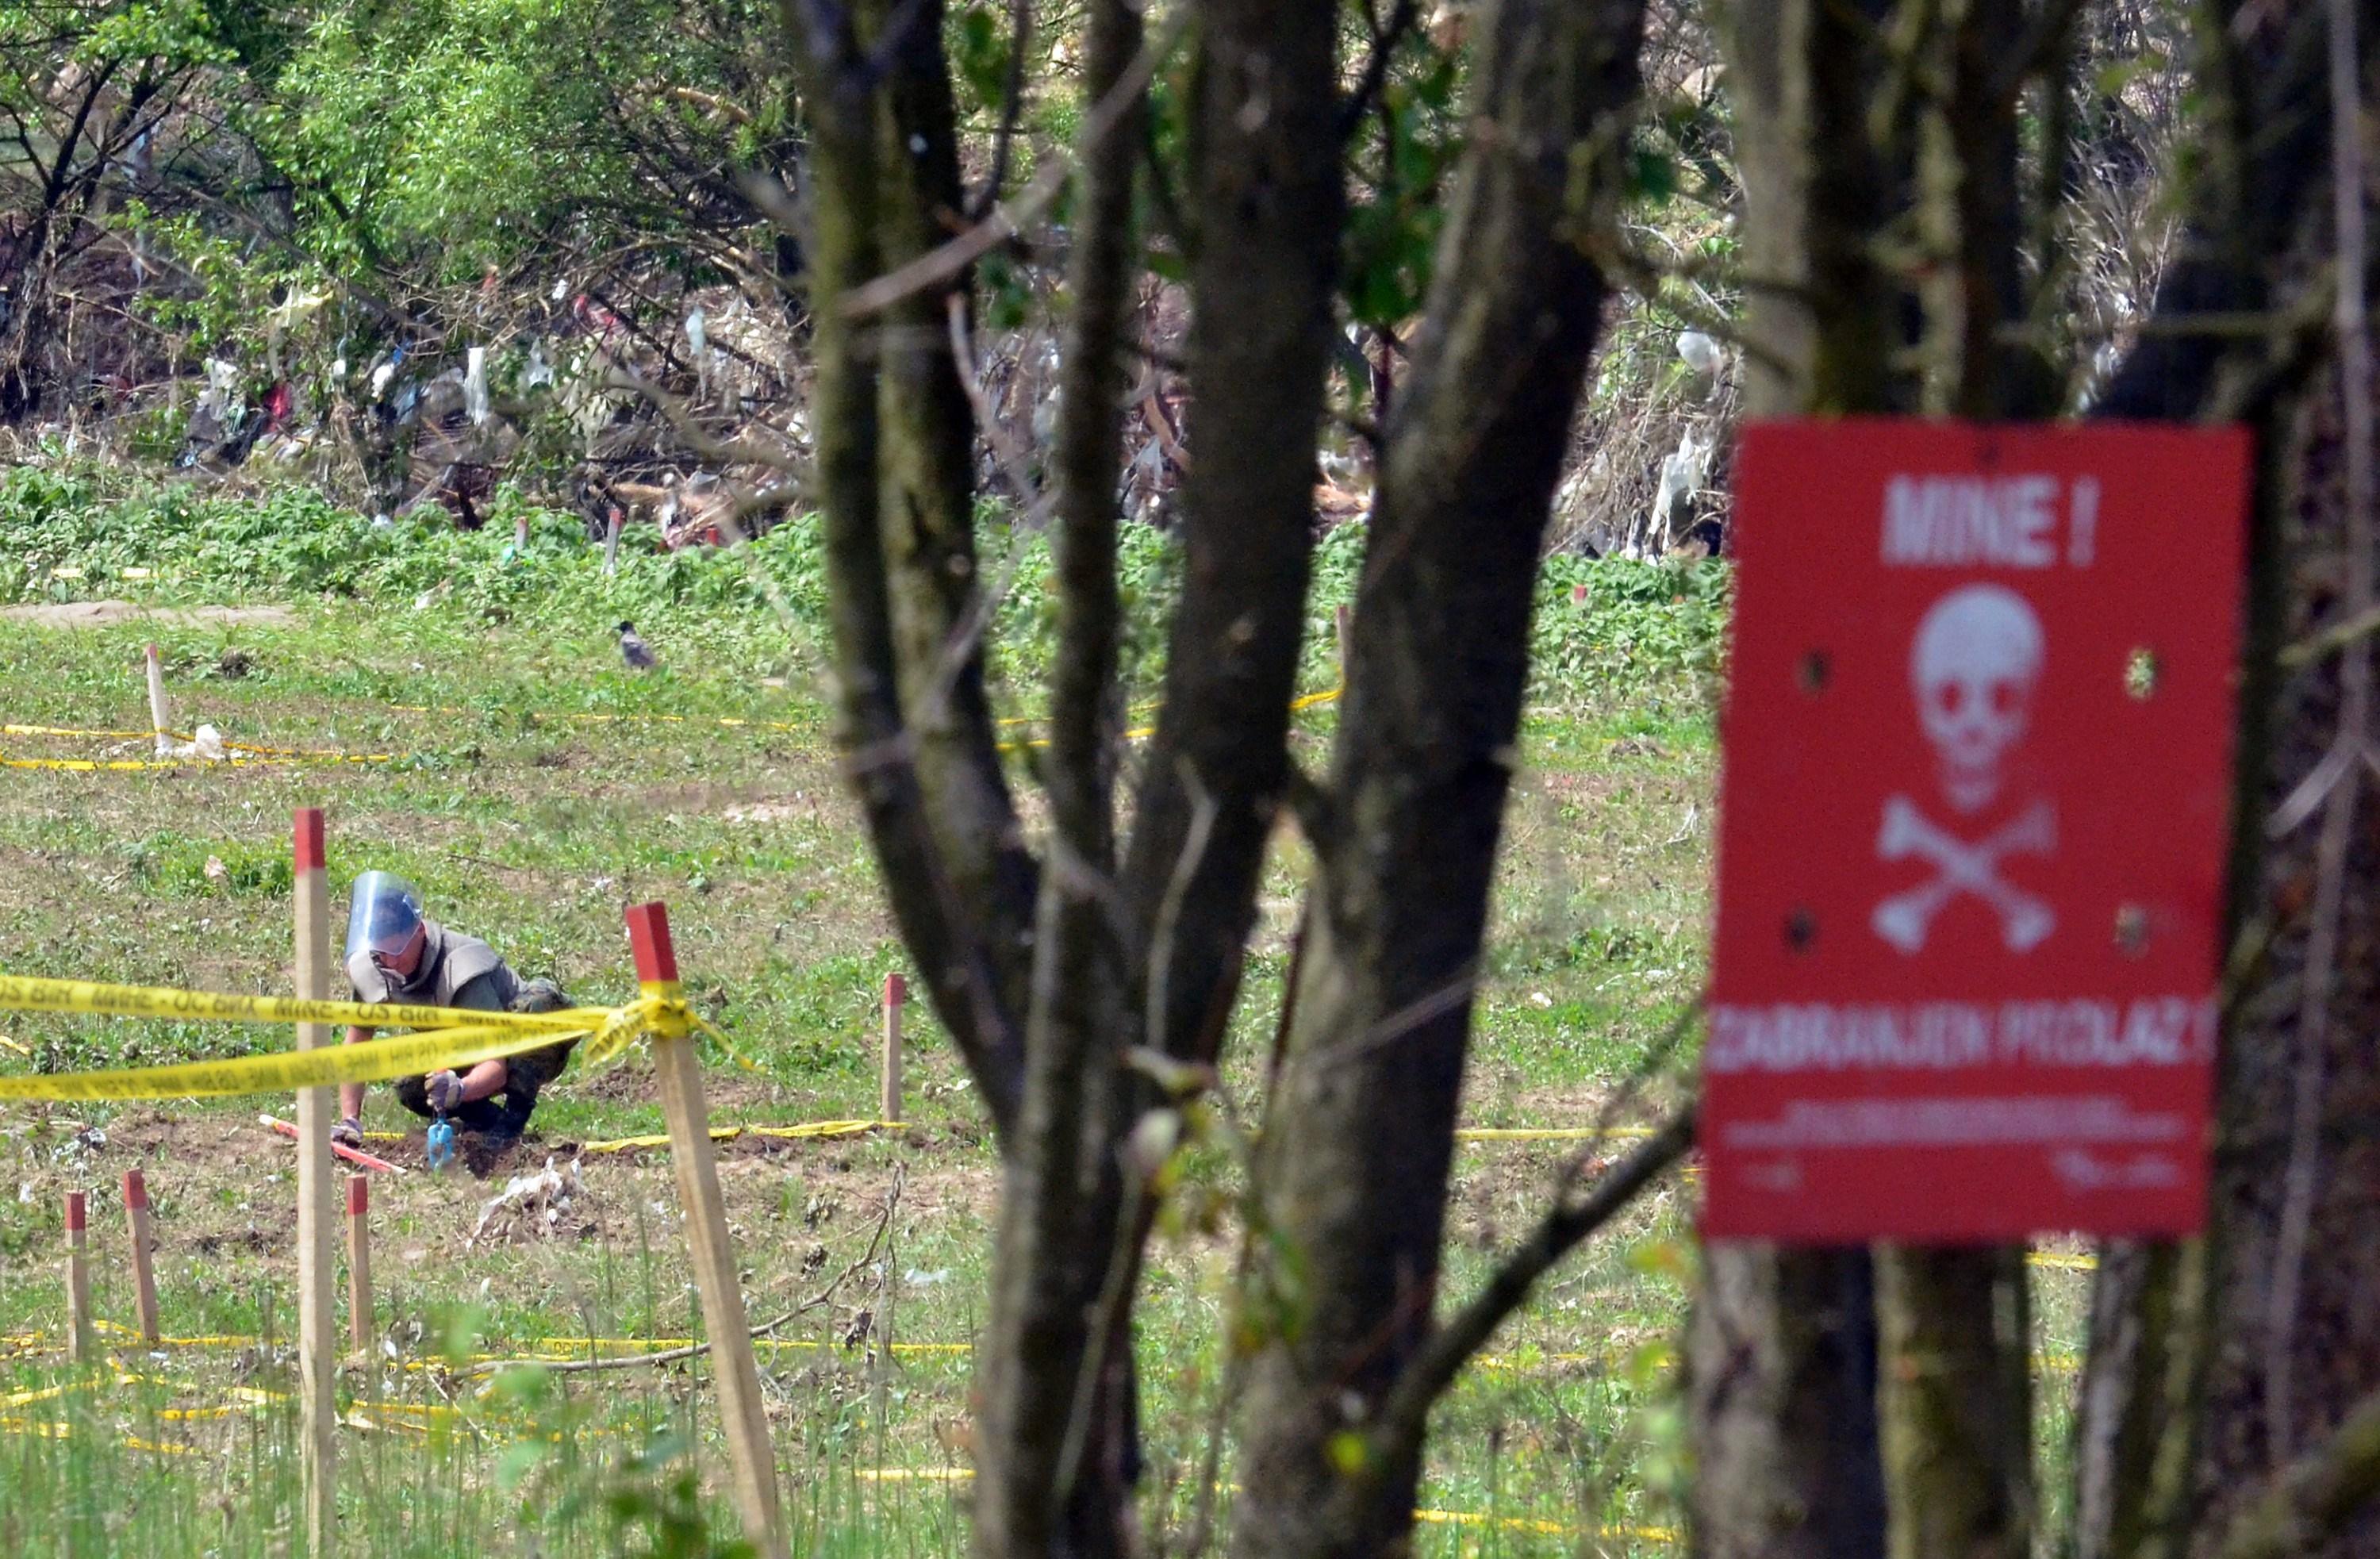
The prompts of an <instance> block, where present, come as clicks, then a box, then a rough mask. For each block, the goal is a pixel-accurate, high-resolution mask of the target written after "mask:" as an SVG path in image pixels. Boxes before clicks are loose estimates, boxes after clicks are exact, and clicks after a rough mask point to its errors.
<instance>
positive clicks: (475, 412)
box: [463, 347, 488, 422]
mask: <svg viewBox="0 0 2380 1559" xmlns="http://www.w3.org/2000/svg"><path fill="white" fill-rule="evenodd" d="M464 362H465V365H466V366H465V368H464V370H463V409H464V410H466V411H468V412H469V413H470V414H471V420H472V421H474V422H485V421H486V420H488V349H487V348H486V347H472V348H471V349H470V350H469V351H468V352H466V353H465V354H464Z"/></svg>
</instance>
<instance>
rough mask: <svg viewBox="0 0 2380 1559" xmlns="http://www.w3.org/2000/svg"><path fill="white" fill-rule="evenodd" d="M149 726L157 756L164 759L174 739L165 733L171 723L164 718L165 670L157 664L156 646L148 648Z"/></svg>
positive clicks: (171, 748)
mask: <svg viewBox="0 0 2380 1559" xmlns="http://www.w3.org/2000/svg"><path fill="white" fill-rule="evenodd" d="M147 659H148V662H149V725H150V728H151V730H152V732H153V733H154V735H155V736H156V738H157V756H158V757H160V758H164V757H166V756H168V755H169V754H171V753H172V752H173V750H174V738H173V737H169V736H167V735H166V734H165V733H166V732H167V731H168V730H170V729H172V728H173V722H172V721H170V720H168V719H166V718H165V670H164V667H163V666H161V665H159V664H157V646H155V645H154V644H152V645H150V646H149V652H148V656H147Z"/></svg>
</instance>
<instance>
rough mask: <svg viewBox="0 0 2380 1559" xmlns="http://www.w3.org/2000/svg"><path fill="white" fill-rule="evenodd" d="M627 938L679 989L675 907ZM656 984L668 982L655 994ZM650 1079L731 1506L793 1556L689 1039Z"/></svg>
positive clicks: (766, 1545)
mask: <svg viewBox="0 0 2380 1559" xmlns="http://www.w3.org/2000/svg"><path fill="white" fill-rule="evenodd" d="M628 944H629V946H630V948H631V949H632V950H633V951H634V952H635V954H636V958H637V981H638V982H639V983H640V984H642V985H643V986H644V987H645V988H646V990H647V992H648V993H651V994H663V993H666V994H671V995H674V994H675V993H676V988H677V953H676V951H675V949H674V948H673V947H672V946H671V945H670V930H669V911H668V910H667V909H666V908H664V907H662V906H661V905H658V904H639V905H635V906H633V907H630V908H629V910H628ZM656 987H661V988H663V989H662V990H656ZM653 1077H654V1078H655V1080H656V1081H658V1082H659V1083H660V1085H661V1092H662V1117H663V1118H664V1119H665V1120H667V1121H668V1122H669V1136H670V1165H671V1167H672V1168H673V1169H674V1170H675V1171H676V1174H677V1200H678V1202H679V1204H680V1205H681V1206H682V1207H683V1208H684V1209H685V1211H686V1246H687V1249H688V1253H689V1254H690V1255H691V1256H692V1257H693V1259H694V1284H695V1292H696V1293H697V1294H698V1295H699V1296H700V1297H701V1299H702V1321H703V1327H704V1329H705V1330H706V1331H707V1332H709V1333H710V1358H711V1364H712V1366H713V1368H712V1374H713V1376H714V1377H715V1378H716V1379H717V1380H718V1382H719V1418H720V1422H721V1425H722V1427H723V1428H724V1429H725V1430H726V1431H727V1450H728V1455H729V1457H730V1459H731V1461H732V1462H733V1464H734V1467H735V1505H736V1509H737V1511H738V1513H739V1514H741V1515H742V1516H743V1517H744V1536H745V1538H746V1539H747V1541H750V1542H751V1543H752V1544H753V1545H754V1546H755V1547H756V1548H758V1549H759V1551H760V1553H761V1554H762V1555H763V1556H764V1559H791V1550H789V1549H788V1548H787V1547H786V1546H785V1533H784V1519H783V1516H782V1515H781V1514H780V1511H779V1507H778V1504H777V1455H776V1452H775V1450H774V1449H772V1448H771V1445H770V1443H769V1420H768V1418H767V1415H766V1414H765V1412H764V1411H763V1409H762V1404H761V1401H760V1367H759V1363H758V1362H756V1361H755V1359H754V1358H753V1357H752V1330H751V1323H750V1321H747V1319H746V1317H745V1313H744V1291H743V1290H742V1288H740V1287H738V1286H737V1284H736V1277H735V1247H734V1245H732V1244H731V1243H730V1242H729V1240H728V1236H727V1206H726V1203H725V1202H724V1201H722V1200H721V1198H720V1195H719V1164H718V1162H717V1161H716V1160H715V1159H714V1158H713V1157H712V1154H711V1147H710V1111H709V1109H708V1108H707V1107H706V1106H705V1105H704V1103H703V1099H702V1073H701V1072H700V1070H699V1069H698V1067H697V1066H696V1063H695V1056H694V1041H693V1039H692V1038H691V1037H687V1038H680V1039H664V1038H662V1037H661V1036H658V1035H656V1036H655V1037H654V1039H653Z"/></svg>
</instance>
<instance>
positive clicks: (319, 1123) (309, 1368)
mask: <svg viewBox="0 0 2380 1559" xmlns="http://www.w3.org/2000/svg"><path fill="white" fill-rule="evenodd" d="M289 863H290V866H291V869H292V871H293V872H294V874H295V881H294V884H293V891H292V893H291V897H292V899H293V900H294V901H295V905H296V912H297V913H296V920H297V926H296V932H297V994H298V995H299V996H301V997H303V998H305V999H307V1000H310V1001H322V1000H325V999H327V998H328V997H329V996H330V994H331V977H332V976H331V971H332V969H333V968H334V965H333V964H332V961H331V879H330V873H329V872H328V871H325V870H324V869H323V856H322V809H321V808H320V807H304V808H300V809H299V810H298V811H297V818H296V828H295V831H294V833H293V834H292V837H291V842H290V862H289ZM329 1043H331V1026H330V1025H329V1024H327V1023H300V1024H299V1025H297V1048H298V1049H299V1050H300V1051H309V1050H319V1049H321V1048H322V1047H323V1046H325V1045H328V1044H329ZM337 1111H338V1090H336V1089H333V1088H301V1089H299V1090H297V1382H298V1417H299V1419H300V1423H301V1427H302V1430H303V1437H302V1444H301V1451H302V1464H301V1465H302V1468H303V1472H304V1489H305V1504H304V1506H303V1510H304V1528H305V1533H306V1552H307V1553H309V1554H310V1555H311V1556H312V1559H327V1556H328V1555H329V1553H331V1550H332V1546H333V1544H334V1542H335V1541H337V1537H338V1520H339V1504H338V1491H337V1488H336V1486H335V1483H334V1478H335V1475H336V1465H337V1458H338V1429H339V1405H338V1399H337V1396H336V1395H335V1388H336V1386H337V1384H338V1375H337V1371H338V1368H339V1318H338V1309H337V1299H336V1297H335V1296H334V1288H333V1283H334V1279H335V1277H336V1271H335V1268H336V1264H337V1261H338V1256H337V1249H338V1247H337V1243H336V1239H335V1236H334V1228H335V1225H334V1224H333V1223H332V1220H333V1219H334V1217H336V1216H337V1213H336V1212H334V1207H333V1203H332V1200H331V1178H332V1175H333V1172H334V1168H335V1161H334V1159H333V1158H332V1156H331V1127H332V1124H333V1116H334V1115H335V1114H337Z"/></svg>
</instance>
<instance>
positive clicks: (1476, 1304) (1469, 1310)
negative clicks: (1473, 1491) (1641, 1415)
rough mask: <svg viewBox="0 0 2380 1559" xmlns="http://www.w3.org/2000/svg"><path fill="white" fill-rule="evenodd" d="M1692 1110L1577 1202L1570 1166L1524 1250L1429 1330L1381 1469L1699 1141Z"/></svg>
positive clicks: (1408, 1453) (1384, 1420)
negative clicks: (1558, 1275)
mask: <svg viewBox="0 0 2380 1559" xmlns="http://www.w3.org/2000/svg"><path fill="white" fill-rule="evenodd" d="M1694 1118H1695V1107H1694V1105H1692V1104H1688V1105H1685V1106H1684V1107H1682V1108H1681V1109H1679V1110H1678V1111H1676V1112H1675V1113H1673V1114H1671V1115H1670V1118H1669V1119H1668V1120H1666V1121H1664V1122H1662V1123H1661V1125H1660V1126H1659V1127H1657V1128H1656V1129H1655V1131H1654V1133H1653V1135H1652V1136H1651V1137H1650V1138H1648V1139H1645V1141H1644V1142H1643V1143H1641V1144H1639V1145H1638V1147H1637V1148H1636V1150H1635V1151H1633V1152H1632V1153H1630V1154H1629V1155H1628V1156H1627V1157H1626V1158H1624V1159H1622V1160H1621V1161H1620V1162H1619V1163H1616V1164H1614V1165H1612V1166H1611V1168H1610V1169H1609V1170H1608V1171H1607V1172H1606V1173H1605V1174H1604V1175H1603V1176H1602V1177H1601V1178H1600V1179H1598V1180H1597V1181H1596V1182H1595V1184H1594V1187H1593V1188H1591V1189H1590V1190H1588V1191H1587V1193H1586V1194H1585V1196H1576V1195H1575V1192H1576V1189H1577V1182H1578V1179H1579V1177H1580V1175H1581V1173H1582V1171H1583V1169H1584V1167H1585V1163H1584V1161H1583V1160H1573V1161H1572V1163H1571V1164H1570V1165H1569V1166H1568V1168H1567V1170H1566V1171H1565V1173H1564V1175H1563V1176H1562V1184H1561V1185H1560V1187H1559V1188H1557V1189H1556V1191H1555V1195H1554V1205H1553V1206H1552V1207H1551V1208H1550V1209H1549V1210H1548V1212H1546V1215H1545V1216H1544V1217H1543V1218H1542V1219H1540V1220H1539V1221H1538V1223H1537V1226H1536V1228H1535V1229H1533V1230H1531V1231H1530V1233H1529V1237H1528V1238H1527V1239H1525V1240H1524V1241H1522V1242H1521V1245H1520V1248H1518V1249H1516V1250H1514V1251H1513V1252H1512V1254H1511V1255H1509V1256H1507V1257H1505V1258H1504V1261H1503V1264H1502V1265H1500V1266H1499V1267H1498V1268H1497V1269H1496V1272H1495V1273H1494V1275H1493V1276H1491V1277H1489V1278H1488V1282H1487V1283H1486V1284H1485V1285H1483V1286H1482V1287H1481V1288H1480V1290H1479V1292H1478V1293H1477V1294H1475V1295H1474V1296H1473V1297H1472V1298H1471V1301H1470V1302H1469V1303H1468V1304H1466V1305H1464V1306H1463V1308H1462V1309H1459V1310H1457V1311H1455V1313H1454V1314H1453V1315H1451V1316H1450V1317H1448V1318H1447V1320H1446V1321H1444V1322H1443V1323H1442V1324H1441V1325H1439V1328H1438V1329H1437V1330H1436V1331H1434V1332H1432V1333H1431V1334H1430V1335H1429V1340H1428V1341H1427V1342H1426V1343H1424V1344H1423V1345H1422V1347H1421V1351H1420V1352H1419V1353H1417V1354H1415V1356H1414V1358H1413V1360H1412V1361H1411V1362H1410V1363H1408V1364H1407V1365H1406V1366H1405V1368H1404V1370H1403V1373H1402V1374H1400V1375H1399V1376H1398V1377H1397V1383H1396V1387H1395V1389H1394V1390H1392V1391H1391V1392H1390V1394H1389V1399H1388V1401H1387V1403H1386V1404H1385V1405H1384V1406H1383V1407H1381V1409H1380V1415H1379V1420H1378V1427H1377V1428H1376V1429H1375V1430H1374V1431H1373V1443H1374V1445H1375V1447H1376V1449H1377V1451H1378V1455H1379V1457H1380V1460H1381V1461H1382V1462H1383V1463H1384V1464H1394V1463H1396V1462H1398V1461H1401V1460H1404V1459H1407V1458H1410V1457H1413V1456H1416V1455H1419V1454H1420V1452H1421V1443H1422V1436H1423V1434H1424V1433H1425V1432H1426V1431H1427V1428H1428V1424H1429V1410H1430V1407H1431V1406H1432V1405H1433V1404H1434V1403H1436V1402H1437V1401H1438V1399H1439V1397H1440V1396H1442V1395H1445V1393H1446V1389H1447V1388H1448V1387H1449V1386H1451V1385H1452V1384H1453V1383H1454V1382H1455V1378H1456V1377H1457V1376H1458V1375H1460V1374H1461V1373H1462V1372H1463V1366H1464V1365H1465V1364H1468V1363H1469V1362H1470V1361H1471V1357H1472V1356H1473V1355H1474V1354H1475V1353H1477V1352H1478V1351H1479V1350H1480V1349H1481V1348H1483V1347H1485V1346H1488V1339H1489V1338H1490V1337H1492V1336H1494V1335H1495V1334H1496V1329H1497V1328H1498V1327H1499V1326H1501V1325H1502V1324H1503V1323H1504V1321H1506V1320H1507V1319H1508V1318H1509V1317H1510V1316H1511V1315H1512V1312H1513V1311H1515V1310H1517V1309H1520V1308H1521V1307H1522V1306H1523V1305H1524V1304H1525V1303H1527V1302H1528V1297H1529V1294H1530V1291H1531V1290H1532V1289H1533V1288H1535V1287H1536V1283H1537V1280H1538V1279H1539V1278H1541V1277H1543V1276H1545V1274H1546V1273H1548V1272H1551V1271H1552V1270H1553V1268H1554V1266H1555V1264H1556V1263H1558V1262H1559V1261H1561V1259H1562V1258H1563V1257H1565V1256H1567V1255H1569V1254H1570V1253H1571V1251H1572V1250H1573V1249H1574V1248H1576V1247H1577V1246H1578V1244H1579V1243H1580V1242H1581V1241H1582V1240H1585V1238H1587V1237H1588V1236H1591V1235H1593V1234H1594V1233H1595V1232H1596V1231H1597V1230H1598V1229H1600V1228H1602V1227H1603V1226H1604V1225H1605V1224H1609V1222H1610V1221H1611V1220H1612V1219H1613V1218H1614V1217H1616V1216H1618V1215H1619V1213H1620V1212H1621V1210H1622V1209H1623V1208H1625V1207H1626V1206H1627V1205H1628V1204H1629V1203H1630V1202H1632V1201H1633V1200H1636V1198H1637V1197H1638V1196H1639V1195H1640V1194H1641V1193H1642V1192H1643V1191H1644V1190H1645V1188H1647V1187H1648V1186H1650V1185H1652V1184H1653V1182H1654V1181H1655V1180H1657V1179H1658V1178H1660V1176H1661V1175H1664V1174H1666V1173H1667V1172H1668V1171H1669V1169H1670V1166H1671V1165H1672V1164H1675V1163H1677V1162H1678V1161H1679V1160H1680V1159H1682V1158H1683V1157H1685V1155H1686V1153H1687V1151H1688V1150H1690V1149H1691V1148H1693V1146H1694Z"/></svg>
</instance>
